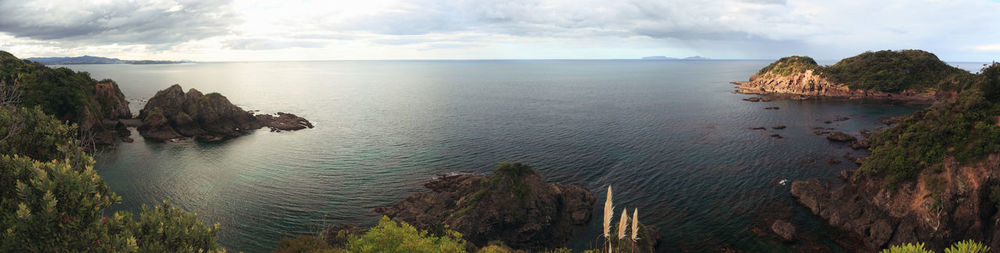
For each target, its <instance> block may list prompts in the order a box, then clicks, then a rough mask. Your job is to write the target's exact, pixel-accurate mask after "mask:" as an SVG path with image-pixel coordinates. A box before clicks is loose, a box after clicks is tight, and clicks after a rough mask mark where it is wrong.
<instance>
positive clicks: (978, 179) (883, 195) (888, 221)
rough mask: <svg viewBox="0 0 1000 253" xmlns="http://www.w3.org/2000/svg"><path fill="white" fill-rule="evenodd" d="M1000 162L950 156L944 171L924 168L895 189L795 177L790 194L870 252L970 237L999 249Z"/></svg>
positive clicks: (860, 179) (866, 180) (937, 245)
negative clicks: (964, 161) (968, 161)
mask: <svg viewBox="0 0 1000 253" xmlns="http://www.w3.org/2000/svg"><path fill="white" fill-rule="evenodd" d="M998 165H1000V156H997V155H993V156H990V157H989V158H988V159H986V160H985V161H983V162H981V163H978V164H975V165H973V166H960V165H959V164H958V163H957V162H955V161H954V159H946V161H945V162H944V163H942V164H941V168H942V170H941V171H932V170H927V171H924V172H923V173H921V174H920V175H919V176H918V179H917V180H915V181H912V182H907V183H902V184H900V185H899V186H898V188H897V189H896V190H895V191H891V190H889V189H887V188H885V187H883V185H884V184H883V183H884V182H883V181H882V180H880V179H876V178H873V177H864V176H859V175H854V176H853V177H851V178H850V182H848V183H847V184H845V185H843V186H841V187H837V188H836V189H832V190H831V189H830V187H828V186H827V185H825V184H822V183H820V182H819V181H818V180H816V179H811V180H808V181H796V182H794V183H792V189H791V193H792V195H793V196H795V198H796V199H797V200H798V201H799V203H801V204H802V205H804V206H806V207H808V208H809V209H810V210H811V211H812V212H813V213H814V214H816V215H819V216H820V217H823V218H824V219H825V220H827V221H828V222H829V224H830V225H831V226H834V227H837V228H840V229H842V230H844V231H847V232H852V233H855V234H857V235H858V236H860V237H861V238H863V239H864V241H865V243H866V245H864V247H863V249H866V250H875V249H881V248H885V247H888V246H891V245H898V244H902V243H916V242H924V243H926V244H927V246H928V247H929V248H933V249H938V250H941V249H943V248H944V247H946V246H947V245H949V244H950V243H953V242H956V241H961V240H966V239H973V240H977V241H980V242H988V243H989V244H991V245H992V246H993V247H994V248H996V246H1000V233H994V230H995V229H996V228H1000V226H998V225H1000V224H998V223H997V222H998V221H1000V216H997V215H996V211H997V207H996V204H997V201H996V198H997V197H998V196H995V195H996V194H998V192H995V191H997V190H998V188H997V187H996V185H997V183H998V182H1000V181H998V178H1000V177H998V176H1000V171H998V168H1000V167H998Z"/></svg>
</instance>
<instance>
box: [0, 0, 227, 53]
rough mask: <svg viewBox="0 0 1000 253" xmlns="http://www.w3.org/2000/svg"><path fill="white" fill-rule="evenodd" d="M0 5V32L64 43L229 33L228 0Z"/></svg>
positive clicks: (170, 40) (177, 39)
mask: <svg viewBox="0 0 1000 253" xmlns="http://www.w3.org/2000/svg"><path fill="white" fill-rule="evenodd" d="M79 2H85V1H71V2H64V3H53V2H44V1H42V2H35V1H17V0H13V1H11V0H4V1H0V32H4V33H7V34H9V35H13V36H16V37H21V38H30V39H36V40H55V41H61V42H69V43H81V44H90V43H120V44H148V45H160V44H174V43H181V42H186V41H191V40H198V39H203V38H208V37H213V36H218V35H225V34H229V33H231V32H230V30H229V27H231V26H232V24H236V23H239V22H240V20H238V18H237V16H236V15H235V14H234V13H233V12H232V11H231V10H230V8H228V5H229V2H228V1H176V2H174V1H167V2H163V1H160V2H156V1H111V2H108V3H104V4H87V3H79Z"/></svg>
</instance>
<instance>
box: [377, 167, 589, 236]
mask: <svg viewBox="0 0 1000 253" xmlns="http://www.w3.org/2000/svg"><path fill="white" fill-rule="evenodd" d="M424 186H426V187H427V188H428V189H430V190H431V191H432V192H429V193H418V194H414V195H413V196H410V197H409V198H406V200H403V201H402V202H399V203H397V204H395V205H392V206H388V207H380V208H376V209H375V212H377V213H380V214H383V215H386V216H389V217H391V218H393V219H398V220H402V221H405V222H407V223H410V224H411V225H414V226H416V227H419V228H425V229H426V228H428V227H432V226H435V225H437V224H447V225H448V226H450V227H451V228H452V229H454V230H455V231H458V232H460V233H462V235H463V237H464V238H466V239H467V240H469V241H470V242H472V243H474V244H476V245H478V246H484V245H486V243H487V242H489V241H491V240H500V241H503V242H504V243H505V244H506V245H508V246H510V247H513V248H516V249H536V250H537V249H551V248H556V247H562V246H565V245H566V243H567V242H568V241H569V239H570V238H571V237H572V234H573V231H574V229H576V228H581V227H582V226H584V225H586V224H587V222H589V221H590V219H591V217H592V214H591V212H592V211H591V210H592V209H593V206H594V201H595V198H594V195H593V194H591V193H590V191H588V190H587V189H585V188H583V187H581V186H576V185H560V184H553V183H546V182H545V181H544V179H543V178H542V175H541V174H539V173H538V172H536V171H535V170H533V169H531V168H530V167H528V166H527V165H523V164H506V163H504V164H501V165H500V167H498V168H496V169H495V170H494V175H493V176H490V177H484V176H475V175H457V176H444V177H441V178H439V179H437V180H434V181H431V182H429V183H427V184H425V185H424Z"/></svg>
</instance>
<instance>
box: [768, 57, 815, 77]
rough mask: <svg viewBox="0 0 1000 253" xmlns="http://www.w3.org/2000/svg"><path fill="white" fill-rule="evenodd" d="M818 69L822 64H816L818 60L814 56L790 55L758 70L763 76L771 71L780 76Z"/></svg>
mask: <svg viewBox="0 0 1000 253" xmlns="http://www.w3.org/2000/svg"><path fill="white" fill-rule="evenodd" d="M817 69H820V66H819V64H816V60H813V59H812V58H809V57H807V56H789V57H784V58H781V59H778V60H777V61H775V62H773V63H771V64H769V65H767V66H766V67H764V68H762V69H760V71H758V72H757V75H760V76H763V75H765V74H767V73H768V72H771V73H773V74H776V75H779V76H787V75H791V74H797V73H802V72H806V71H807V70H817Z"/></svg>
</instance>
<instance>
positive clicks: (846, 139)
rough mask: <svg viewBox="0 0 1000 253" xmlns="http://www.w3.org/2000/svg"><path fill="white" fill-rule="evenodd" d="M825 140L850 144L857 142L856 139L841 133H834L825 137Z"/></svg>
mask: <svg viewBox="0 0 1000 253" xmlns="http://www.w3.org/2000/svg"><path fill="white" fill-rule="evenodd" d="M826 139H828V140H831V141H838V142H851V141H854V140H857V138H855V137H854V136H851V135H850V134H847V133H844V132H841V131H834V132H832V133H830V134H828V135H826Z"/></svg>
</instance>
